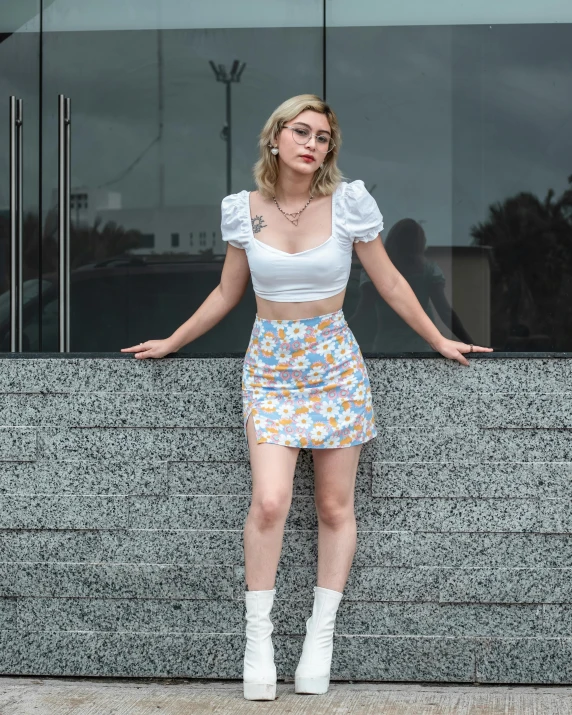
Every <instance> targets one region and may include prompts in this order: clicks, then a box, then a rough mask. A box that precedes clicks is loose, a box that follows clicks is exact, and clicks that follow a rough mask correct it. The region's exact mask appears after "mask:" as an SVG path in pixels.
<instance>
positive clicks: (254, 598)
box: [243, 588, 276, 700]
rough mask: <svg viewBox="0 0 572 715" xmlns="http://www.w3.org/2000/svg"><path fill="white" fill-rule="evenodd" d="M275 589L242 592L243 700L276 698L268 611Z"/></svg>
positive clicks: (274, 667) (272, 647)
mask: <svg viewBox="0 0 572 715" xmlns="http://www.w3.org/2000/svg"><path fill="white" fill-rule="evenodd" d="M275 593H276V589H275V588H273V589H271V590H270V591H245V592H244V600H245V602H246V650H245V652H244V669H243V684H244V697H245V698H246V699H247V700H275V699H276V666H275V665H274V646H273V645H272V638H271V634H272V630H273V625H272V623H271V622H270V610H271V609H272V604H273V602H274V594H275Z"/></svg>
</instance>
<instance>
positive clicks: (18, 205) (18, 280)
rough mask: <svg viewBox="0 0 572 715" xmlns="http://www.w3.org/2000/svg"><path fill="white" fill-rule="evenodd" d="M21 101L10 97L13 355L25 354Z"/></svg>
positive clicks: (11, 314)
mask: <svg viewBox="0 0 572 715" xmlns="http://www.w3.org/2000/svg"><path fill="white" fill-rule="evenodd" d="M22 131H23V115H22V100H21V99H19V98H18V97H14V96H11V97H10V352H13V353H15V352H22V309H23V305H24V301H23V276H22V254H23V251H22V207H23V203H22Z"/></svg>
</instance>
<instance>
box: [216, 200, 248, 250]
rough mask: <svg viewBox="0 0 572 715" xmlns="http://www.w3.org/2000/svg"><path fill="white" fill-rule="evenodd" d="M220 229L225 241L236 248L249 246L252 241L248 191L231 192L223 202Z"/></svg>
mask: <svg viewBox="0 0 572 715" xmlns="http://www.w3.org/2000/svg"><path fill="white" fill-rule="evenodd" d="M220 210H221V223H220V230H221V235H222V240H223V241H228V243H230V245H231V246H236V248H244V249H245V250H246V249H247V248H248V245H249V243H250V232H251V226H250V212H249V210H248V192H247V191H241V192H240V193H238V194H229V195H228V196H225V197H224V199H223V200H222V202H221V206H220Z"/></svg>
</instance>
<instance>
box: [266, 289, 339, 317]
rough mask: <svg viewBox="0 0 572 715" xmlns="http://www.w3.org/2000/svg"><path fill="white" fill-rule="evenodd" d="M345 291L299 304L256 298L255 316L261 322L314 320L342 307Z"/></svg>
mask: <svg viewBox="0 0 572 715" xmlns="http://www.w3.org/2000/svg"><path fill="white" fill-rule="evenodd" d="M345 294H346V289H345V288H344V290H343V291H341V293H337V294H336V295H332V296H330V297H329V298H322V299H321V300H305V301H301V302H299V303H281V302H280V301H277V300H266V298H261V297H260V296H258V295H257V296H256V315H257V316H258V317H259V318H262V319H263V320H298V319H299V318H315V317H316V316H317V315H326V314H327V313H335V312H336V311H337V310H340V308H341V307H342V305H343V302H344V296H345Z"/></svg>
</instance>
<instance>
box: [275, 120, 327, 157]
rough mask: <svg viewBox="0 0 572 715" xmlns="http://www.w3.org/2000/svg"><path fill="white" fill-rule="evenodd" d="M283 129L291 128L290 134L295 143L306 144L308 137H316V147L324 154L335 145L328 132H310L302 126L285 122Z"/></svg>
mask: <svg viewBox="0 0 572 715" xmlns="http://www.w3.org/2000/svg"><path fill="white" fill-rule="evenodd" d="M284 129H291V130H292V136H293V138H294V141H295V142H296V143H297V144H307V143H308V142H309V141H310V137H316V149H317V150H318V151H321V152H322V153H324V154H325V153H327V152H329V151H331V150H332V149H333V148H334V147H335V146H336V145H335V144H334V142H333V141H332V140H331V139H330V137H329V135H328V134H312V132H311V131H310V130H309V129H308V128H307V127H304V126H300V125H294V126H292V125H290V124H285V125H284Z"/></svg>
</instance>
